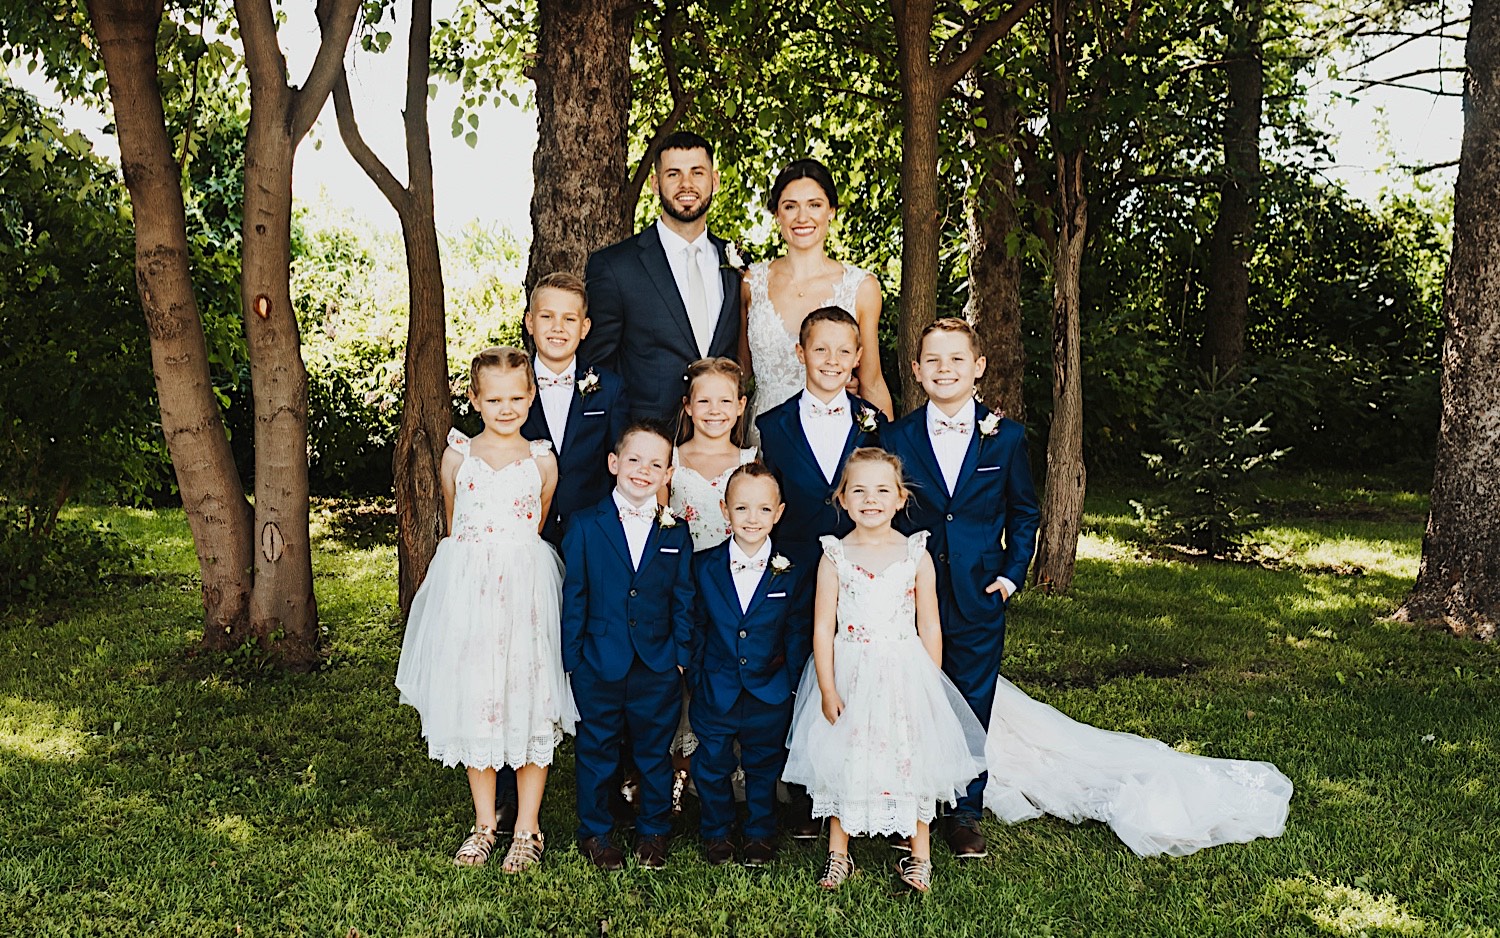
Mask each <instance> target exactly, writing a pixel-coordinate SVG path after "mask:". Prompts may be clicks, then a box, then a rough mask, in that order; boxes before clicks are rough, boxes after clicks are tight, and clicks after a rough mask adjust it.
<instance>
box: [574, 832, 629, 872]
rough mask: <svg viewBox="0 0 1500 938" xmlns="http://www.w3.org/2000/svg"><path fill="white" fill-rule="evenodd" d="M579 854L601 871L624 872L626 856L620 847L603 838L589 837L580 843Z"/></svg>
mask: <svg viewBox="0 0 1500 938" xmlns="http://www.w3.org/2000/svg"><path fill="white" fill-rule="evenodd" d="M578 852H579V853H581V854H583V855H584V856H585V857H587V858H588V861H589V862H590V863H592V864H594V865H595V866H597V867H599V869H601V870H608V871H610V872H613V871H614V870H623V869H624V868H625V854H624V853H623V852H621V850H620V848H619V847H616V846H615V845H614V844H612V843H610V842H609V841H607V840H605V839H604V838H603V837H589V838H587V839H585V840H580V841H579V842H578Z"/></svg>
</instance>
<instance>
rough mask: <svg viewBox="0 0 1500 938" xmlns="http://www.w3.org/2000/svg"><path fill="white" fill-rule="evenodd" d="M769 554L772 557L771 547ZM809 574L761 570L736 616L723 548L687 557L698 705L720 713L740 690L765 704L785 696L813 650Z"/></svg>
mask: <svg viewBox="0 0 1500 938" xmlns="http://www.w3.org/2000/svg"><path fill="white" fill-rule="evenodd" d="M771 556H772V557H775V556H776V553H775V544H774V543H773V544H772V554H771ZM815 573H816V568H815V567H813V566H812V565H810V564H805V563H797V564H793V565H792V568H791V569H790V570H787V571H786V572H785V573H782V574H779V575H778V574H775V573H773V572H772V571H771V570H770V569H769V565H768V568H767V569H766V571H765V572H764V573H762V574H761V578H760V583H759V585H757V586H756V588H755V595H754V597H753V598H751V600H750V605H749V608H747V609H746V610H745V611H744V612H743V613H742V612H740V598H739V593H738V592H737V591H736V590H735V588H734V576H733V575H732V574H731V573H730V571H729V542H728V541H725V542H724V543H722V544H720V545H718V546H717V547H710V548H709V549H708V550H705V551H702V552H700V553H698V554H696V555H695V556H694V557H693V579H694V582H695V585H696V587H697V600H696V602H695V603H694V616H693V618H694V625H693V654H692V657H693V670H692V681H693V687H694V690H695V693H696V694H698V695H699V696H698V698H697V699H701V700H703V701H704V702H705V704H706V705H707V706H710V707H712V708H713V709H714V710H716V711H718V712H720V713H723V712H726V711H728V710H729V709H730V708H731V707H733V706H734V702H735V700H737V699H738V698H739V695H740V690H741V689H744V690H747V691H749V692H750V693H752V694H754V695H755V696H756V697H757V698H759V699H760V700H762V701H764V702H765V703H768V704H778V703H781V702H783V701H785V700H787V699H789V698H790V697H791V696H792V692H793V691H795V690H796V689H797V681H798V679H800V678H801V676H802V667H803V665H804V664H806V662H807V656H808V655H809V654H810V653H811V650H812V589H811V586H812V585H813V584H815V583H816V582H817V577H816V575H815ZM694 705H695V706H696V700H695V704H694Z"/></svg>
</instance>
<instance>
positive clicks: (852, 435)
mask: <svg viewBox="0 0 1500 938" xmlns="http://www.w3.org/2000/svg"><path fill="white" fill-rule="evenodd" d="M869 406H870V405H868V404H866V403H865V402H864V401H863V400H861V399H859V398H857V397H855V396H854V395H853V394H850V395H849V436H848V438H847V439H845V440H844V455H843V458H841V459H840V460H839V465H840V466H842V465H843V464H844V463H846V462H848V461H849V454H850V453H852V452H854V449H855V447H856V446H858V445H859V438H860V436H861V435H862V434H863V433H864V432H865V431H863V430H861V429H860V428H859V415H860V414H861V413H863V412H864V410H865V408H866V407H869Z"/></svg>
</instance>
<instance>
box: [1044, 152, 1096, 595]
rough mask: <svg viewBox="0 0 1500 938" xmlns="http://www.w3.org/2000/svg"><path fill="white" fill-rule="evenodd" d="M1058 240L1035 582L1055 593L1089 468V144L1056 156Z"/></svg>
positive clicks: (1071, 548) (1060, 587)
mask: <svg viewBox="0 0 1500 938" xmlns="http://www.w3.org/2000/svg"><path fill="white" fill-rule="evenodd" d="M1057 229H1058V230H1057V248H1056V251H1055V253H1054V255H1053V267H1054V270H1053V285H1052V427H1051V429H1050V430H1049V431H1048V433H1047V483H1046V489H1045V490H1044V492H1043V495H1042V521H1041V534H1040V536H1039V538H1038V541H1037V553H1036V582H1037V583H1038V585H1040V586H1041V587H1042V588H1043V589H1045V590H1047V591H1048V592H1051V593H1066V592H1067V591H1068V590H1069V589H1071V588H1072V586H1073V566H1074V561H1075V560H1076V558H1077V555H1078V532H1079V529H1080V528H1081V527H1082V524H1083V496H1084V490H1085V487H1086V483H1087V481H1088V473H1087V471H1086V469H1085V468H1084V464H1083V372H1082V366H1083V362H1082V352H1081V347H1082V339H1081V332H1082V299H1081V296H1080V291H1079V274H1080V272H1081V271H1082V269H1083V248H1084V243H1085V236H1086V234H1087V232H1088V197H1087V193H1086V191H1085V187H1084V178H1083V152H1082V151H1081V150H1073V151H1071V152H1068V151H1064V152H1060V153H1059V155H1058V157H1057Z"/></svg>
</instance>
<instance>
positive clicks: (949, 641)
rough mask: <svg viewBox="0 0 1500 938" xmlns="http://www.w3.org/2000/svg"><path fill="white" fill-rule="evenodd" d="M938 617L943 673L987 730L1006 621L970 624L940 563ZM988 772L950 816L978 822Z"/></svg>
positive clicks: (950, 812) (974, 784)
mask: <svg viewBox="0 0 1500 938" xmlns="http://www.w3.org/2000/svg"><path fill="white" fill-rule="evenodd" d="M938 568H939V571H938V617H939V619H940V620H941V622H942V625H943V673H944V674H947V675H948V679H949V680H951V681H952V682H953V684H954V686H955V687H957V688H958V691H959V693H961V694H963V696H964V700H966V701H968V704H969V709H971V710H973V711H974V715H975V716H976V717H978V718H979V723H980V725H981V726H983V727H984V728H985V729H989V726H990V709H991V708H992V707H993V706H994V704H995V684H996V678H997V677H998V676H999V674H1000V657H1001V654H1002V653H1003V652H1004V649H1005V620H1004V619H1003V618H1002V619H1001V620H1000V621H999V622H995V621H985V622H971V621H969V620H968V619H965V618H964V614H963V613H962V612H960V611H959V609H958V604H957V603H955V602H954V601H953V592H952V590H951V589H948V588H946V587H947V584H946V583H945V582H944V581H945V580H946V579H947V578H946V577H945V576H944V574H945V573H946V569H945V568H946V564H938ZM987 781H989V773H987V772H986V773H983V774H981V775H980V776H979V777H978V778H976V779H974V780H973V781H972V782H970V783H969V790H968V792H967V793H966V794H965V795H964V796H963V797H962V798H960V799H959V800H958V805H957V807H955V808H953V809H951V810H950V811H949V814H950V815H952V816H953V817H959V818H972V819H973V820H976V821H977V820H979V816H980V814H981V813H982V812H983V810H984V786H985V783H986V782H987Z"/></svg>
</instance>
